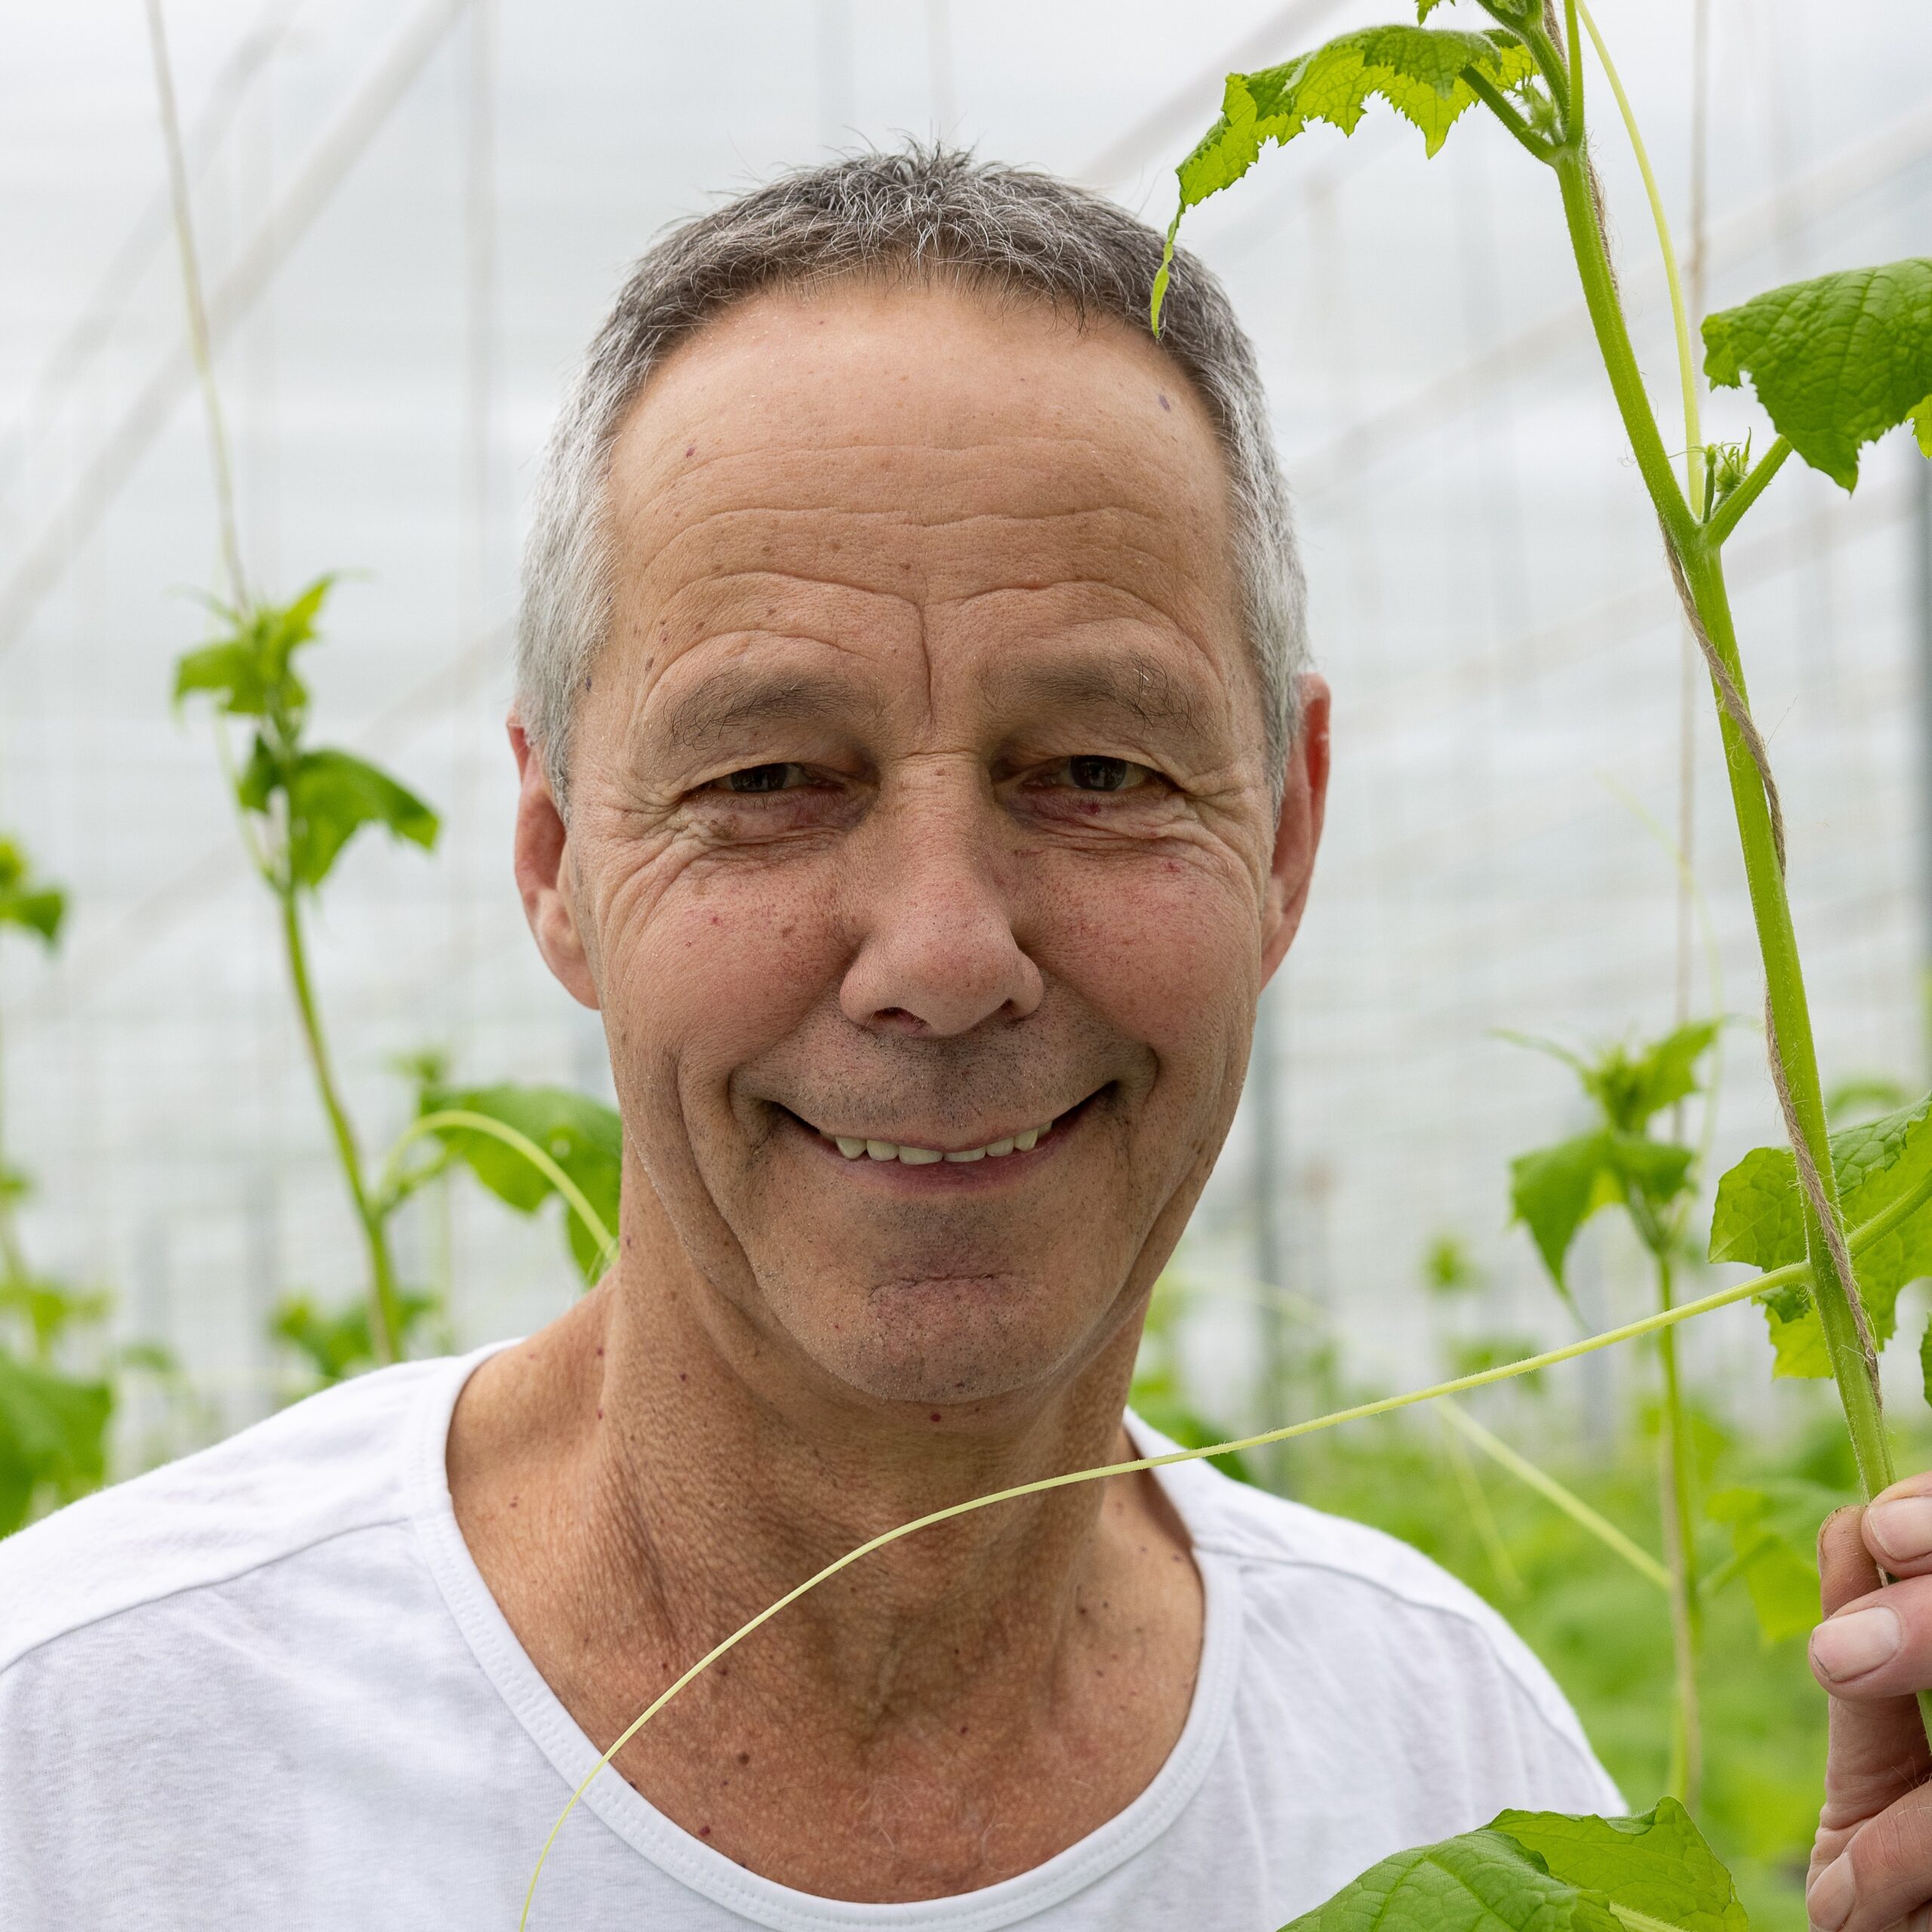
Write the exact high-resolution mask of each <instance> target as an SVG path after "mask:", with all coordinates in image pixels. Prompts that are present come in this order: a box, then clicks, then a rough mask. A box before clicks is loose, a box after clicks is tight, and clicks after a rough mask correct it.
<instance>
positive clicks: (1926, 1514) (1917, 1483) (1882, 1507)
mask: <svg viewBox="0 0 1932 1932" xmlns="http://www.w3.org/2000/svg"><path fill="white" fill-rule="evenodd" d="M1863 1528H1864V1535H1865V1547H1866V1549H1869V1551H1870V1552H1872V1557H1873V1559H1874V1560H1875V1561H1876V1562H1877V1563H1878V1564H1879V1565H1880V1566H1881V1567H1882V1568H1884V1569H1885V1570H1886V1571H1889V1572H1890V1574H1892V1575H1893V1576H1894V1577H1921V1576H1924V1575H1926V1574H1928V1573H1932V1472H1928V1473H1927V1474H1926V1475H1917V1476H1907V1477H1906V1478H1905V1479H1904V1480H1903V1481H1901V1482H1895V1483H1894V1484H1892V1486H1891V1487H1890V1489H1887V1490H1885V1491H1882V1492H1881V1494H1878V1495H1877V1496H1875V1497H1873V1498H1872V1500H1871V1502H1870V1503H1869V1504H1867V1505H1866V1510H1865V1518H1864V1524H1863Z"/></svg>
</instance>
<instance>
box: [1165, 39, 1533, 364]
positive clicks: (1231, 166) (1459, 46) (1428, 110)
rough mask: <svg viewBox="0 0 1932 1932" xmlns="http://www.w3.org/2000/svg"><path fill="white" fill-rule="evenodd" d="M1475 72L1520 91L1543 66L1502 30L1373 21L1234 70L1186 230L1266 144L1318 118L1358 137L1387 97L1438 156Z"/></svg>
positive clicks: (1467, 99) (1185, 166)
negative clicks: (1275, 61) (1303, 50)
mask: <svg viewBox="0 0 1932 1932" xmlns="http://www.w3.org/2000/svg"><path fill="white" fill-rule="evenodd" d="M1472 71H1473V72H1476V73H1478V74H1480V75H1481V76H1482V77H1483V78H1484V79H1486V80H1487V81H1489V82H1491V83H1492V84H1493V85H1495V86H1496V87H1497V88H1513V87H1515V86H1516V85H1518V84H1519V83H1520V82H1523V81H1525V80H1527V79H1528V78H1530V77H1531V75H1533V74H1534V72H1536V63H1535V62H1534V60H1532V58H1531V55H1530V52H1529V50H1528V48H1526V47H1524V45H1523V44H1522V42H1521V41H1520V40H1518V39H1517V38H1516V37H1515V35H1513V34H1511V33H1509V32H1505V31H1503V30H1502V29H1492V30H1491V31H1490V32H1484V33H1471V32H1462V31H1451V30H1446V29H1438V28H1432V27H1422V26H1413V27H1411V26H1384V27H1364V28H1362V29H1359V30H1358V31H1357V32H1353V33H1345V34H1342V35H1338V36H1337V38H1335V39H1334V40H1331V41H1330V42H1327V44H1326V45H1324V46H1321V47H1318V48H1315V51H1314V52H1312V54H1303V55H1302V56H1301V57H1300V59H1298V60H1289V61H1284V63H1282V64H1281V66H1278V67H1264V68H1262V69H1259V70H1258V71H1257V72H1254V73H1251V74H1230V75H1229V76H1228V78H1227V85H1226V89H1225V91H1224V92H1223V97H1222V103H1221V117H1220V119H1219V120H1218V121H1217V122H1215V123H1214V126H1213V127H1212V128H1210V129H1209V130H1208V131H1207V134H1205V135H1204V136H1203V137H1202V138H1201V140H1200V141H1199V142H1198V143H1197V144H1196V146H1195V149H1194V151H1193V152H1192V153H1191V154H1190V155H1189V156H1188V157H1187V158H1186V160H1185V161H1183V162H1182V163H1181V165H1180V168H1179V169H1178V170H1177V173H1178V174H1179V176H1180V210H1179V211H1177V213H1176V214H1175V216H1174V226H1175V227H1178V226H1179V225H1180V216H1181V214H1183V213H1184V212H1185V211H1186V210H1187V209H1189V208H1193V207H1195V205H1198V203H1200V202H1204V201H1205V200H1206V199H1207V197H1208V196H1209V195H1213V194H1217V193H1218V192H1220V190H1221V189H1223V188H1226V187H1228V186H1231V185H1232V183H1235V182H1236V181H1238V180H1240V179H1241V177H1242V176H1243V175H1244V174H1246V173H1247V171H1248V170H1249V169H1250V168H1251V167H1253V166H1254V163H1255V161H1256V159H1257V157H1258V156H1259V155H1260V152H1261V149H1262V146H1263V143H1266V142H1269V141H1275V142H1285V141H1290V140H1293V139H1294V137H1295V136H1296V135H1297V134H1300V132H1301V131H1302V130H1303V128H1305V127H1306V126H1307V125H1308V124H1309V122H1311V121H1326V122H1328V123H1329V124H1330V125H1331V126H1334V127H1337V128H1340V130H1341V131H1342V132H1343V134H1352V133H1354V131H1355V126H1356V124H1357V123H1358V122H1359V121H1360V120H1361V117H1362V114H1363V112H1364V109H1366V108H1367V105H1368V103H1369V102H1370V100H1372V99H1373V98H1374V97H1376V96H1377V95H1380V97H1381V98H1382V99H1383V100H1386V101H1387V102H1388V103H1389V106H1392V108H1394V109H1395V112H1397V113H1398V114H1399V115H1401V116H1402V118H1404V120H1406V121H1407V122H1411V124H1413V125H1414V126H1415V127H1416V128H1418V129H1420V131H1421V133H1422V136H1423V141H1424V143H1425V144H1426V146H1427V149H1428V151H1429V152H1430V153H1431V154H1433V153H1435V151H1436V149H1438V148H1439V147H1440V146H1441V145H1442V143H1443V141H1444V139H1445V138H1446V137H1447V134H1448V132H1449V130H1450V128H1451V127H1452V126H1454V124H1455V122H1456V121H1457V118H1458V117H1459V116H1460V115H1462V114H1463V112H1465V111H1466V109H1468V108H1469V105H1470V104H1471V103H1472V102H1473V101H1474V100H1475V98H1476V97H1475V94H1473V93H1472V91H1470V88H1469V83H1468V82H1467V81H1466V79H1464V78H1463V76H1464V75H1466V74H1467V73H1469V72H1472ZM1173 255H1174V228H1172V227H1171V228H1170V229H1168V246H1167V251H1166V254H1165V255H1164V257H1163V259H1162V261H1161V271H1160V273H1159V275H1158V276H1157V277H1156V278H1155V284H1154V297H1153V305H1152V314H1153V320H1154V326H1155V328H1156V329H1158V328H1159V327H1160V322H1161V300H1162V298H1163V297H1164V295H1165V294H1166V292H1167V285H1168V265H1169V263H1170V262H1171V260H1172V258H1173Z"/></svg>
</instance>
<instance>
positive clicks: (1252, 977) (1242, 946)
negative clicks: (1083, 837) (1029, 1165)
mask: <svg viewBox="0 0 1932 1932" xmlns="http://www.w3.org/2000/svg"><path fill="white" fill-rule="evenodd" d="M1039 883H1040V884H1041V886H1042V887H1043V888H1044V890H1042V891H1040V892H1039V894H1038V897H1037V898H1036V900H1035V904H1036V906H1037V907H1038V914H1037V923H1036V924H1035V932H1036V933H1037V934H1038V937H1037V938H1036V939H1035V940H1034V941H1033V942H1032V944H1031V945H1030V946H1029V950H1032V951H1033V952H1034V953H1035V958H1036V959H1037V960H1038V964H1040V966H1041V970H1042V971H1045V972H1047V973H1048V974H1051V975H1053V976H1054V977H1057V978H1059V979H1061V980H1063V981H1065V982H1066V984H1067V985H1068V986H1069V987H1070V988H1072V989H1073V990H1074V991H1075V992H1077V993H1078V995H1080V997H1081V998H1082V999H1083V1000H1084V1001H1085V1002H1087V1003H1088V1004H1090V1005H1091V1006H1092V1007H1094V1008H1095V1009H1096V1010H1097V1011H1100V1012H1101V1013H1103V1014H1106V1016H1107V1017H1108V1019H1109V1020H1110V1021H1111V1022H1112V1024H1113V1026H1114V1027H1115V1029H1117V1030H1118V1031H1119V1032H1121V1033H1122V1034H1123V1035H1125V1036H1127V1037H1128V1038H1131V1039H1136V1040H1140V1041H1143V1042H1144V1043H1145V1044H1146V1045H1148V1046H1149V1047H1150V1048H1152V1049H1153V1050H1154V1051H1155V1054H1157V1055H1158V1057H1160V1059H1161V1061H1162V1063H1163V1064H1164V1066H1167V1067H1168V1068H1169V1069H1170V1070H1174V1071H1177V1070H1179V1068H1180V1066H1181V1065H1183V1064H1184V1063H1186V1062H1188V1061H1189V1060H1193V1059H1198V1058H1199V1057H1202V1056H1203V1055H1205V1056H1206V1057H1207V1058H1208V1059H1210V1060H1212V1061H1213V1062H1214V1063H1217V1064H1218V1063H1220V1062H1221V1061H1222V1060H1224V1059H1225V1057H1226V1049H1227V1044H1228V1041H1229V1038H1230V1029H1233V1030H1234V1031H1235V1032H1239V1033H1240V1034H1241V1036H1242V1038H1245V1036H1246V1032H1247V1029H1248V1027H1249V1026H1250V1024H1251V1021H1252V1018H1253V1014H1254V1001H1255V998H1256V997H1257V994H1258V993H1259V991H1260V983H1261V981H1260V918H1259V915H1258V912H1257V907H1256V905H1255V903H1254V890H1253V887H1252V884H1251V882H1250V881H1249V880H1248V879H1247V877H1246V875H1244V874H1243V873H1241V872H1240V870H1239V869H1238V867H1237V866H1234V865H1232V863H1223V861H1222V860H1220V858H1219V857H1218V856H1216V857H1204V856H1201V855H1197V854H1181V855H1179V856H1174V857H1166V856H1161V855H1156V854H1148V855H1146V856H1144V857H1136V858H1134V859H1133V860H1131V861H1128V862H1124V863H1106V864H1100V865H1091V866H1090V865H1073V864H1067V865H1065V866H1043V867H1042V868H1041V874H1040V878H1039Z"/></svg>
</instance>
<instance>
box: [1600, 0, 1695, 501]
mask: <svg viewBox="0 0 1932 1932" xmlns="http://www.w3.org/2000/svg"><path fill="white" fill-rule="evenodd" d="M1577 14H1579V16H1580V17H1581V19H1582V20H1583V29H1584V31H1585V32H1586V33H1588V34H1589V37H1590V45H1592V47H1594V48H1595V49H1596V51H1597V59H1598V61H1599V62H1600V63H1601V65H1602V67H1603V75H1604V79H1605V80H1607V82H1609V83H1610V91H1611V94H1613V95H1614V97H1616V101H1617V112H1618V114H1619V115H1621V116H1622V117H1623V131H1624V133H1625V134H1626V135H1628V136H1629V141H1630V152H1631V153H1632V155H1635V157H1636V162H1637V172H1638V174H1641V176H1642V177H1644V195H1645V196H1646V197H1647V198H1648V200H1649V202H1650V204H1651V222H1652V223H1653V225H1654V226H1655V227H1656V229H1657V247H1658V248H1659V250H1660V251H1661V253H1662V254H1663V276H1664V282H1665V285H1666V287H1667V288H1669V291H1670V320H1671V327H1672V331H1673V333H1674V334H1675V337H1676V338H1677V383H1678V389H1680V390H1681V392H1682V393H1683V401H1684V494H1686V495H1687V497H1689V498H1690V509H1691V513H1692V515H1695V516H1699V517H1701V516H1702V515H1703V514H1704V451H1703V441H1704V435H1703V430H1702V429H1700V427H1699V426H1698V422H1697V365H1696V363H1695V362H1694V361H1692V360H1691V356H1690V318H1689V315H1688V312H1687V310H1686V309H1685V307H1684V282H1683V279H1682V278H1681V276H1680V275H1678V272H1677V248H1676V245H1675V243H1674V242H1672V240H1671V238H1670V220H1669V217H1668V216H1667V215H1666V214H1665V213H1664V211H1663V195H1661V194H1660V192H1658V189H1657V176H1656V175H1655V174H1654V173H1653V172H1652V171H1651V157H1650V152H1649V150H1648V149H1646V148H1645V147H1644V137H1643V134H1641V131H1639V129H1638V126H1637V117H1636V115H1635V113H1633V112H1632V111H1631V106H1630V99H1629V96H1628V95H1627V94H1625V92H1624V91H1623V81H1622V80H1621V79H1620V78H1619V77H1618V75H1617V68H1616V66H1615V64H1614V63H1613V62H1612V60H1611V57H1610V49H1609V48H1607V47H1606V46H1605V45H1604V40H1603V35H1601V34H1600V33H1599V32H1598V31H1597V23H1596V22H1595V20H1594V19H1593V18H1592V17H1591V14H1590V10H1589V6H1588V5H1587V4H1586V0H1577Z"/></svg>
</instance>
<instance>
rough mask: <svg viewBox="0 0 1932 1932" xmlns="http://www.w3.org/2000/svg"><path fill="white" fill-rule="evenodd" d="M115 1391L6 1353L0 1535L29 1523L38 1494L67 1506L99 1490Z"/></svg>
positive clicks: (0, 1423) (0, 1422)
mask: <svg viewBox="0 0 1932 1932" xmlns="http://www.w3.org/2000/svg"><path fill="white" fill-rule="evenodd" d="M113 1407H114V1392H113V1391H112V1389H109V1386H107V1384H106V1383H104V1382H89V1381H84V1380H79V1379H78V1378H76V1377H72V1376H68V1375H63V1374H60V1372H59V1371H57V1370H54V1369H51V1368H43V1367H37V1366H35V1364H32V1363H29V1362H23V1361H17V1360H16V1359H15V1358H14V1357H13V1356H11V1355H5V1354H0V1536H5V1535H6V1534H8V1532H10V1531H14V1530H17V1529H18V1528H19V1527H20V1524H22V1523H23V1522H24V1521H26V1516H27V1512H28V1511H29V1509H31V1508H32V1506H33V1500H34V1497H35V1493H36V1492H37V1491H39V1490H41V1489H42V1488H43V1487H45V1488H48V1489H51V1491H52V1492H53V1494H54V1497H56V1498H57V1500H60V1501H61V1502H66V1501H68V1500H70V1499H71V1498H72V1497H76V1496H80V1495H84V1494H85V1493H86V1492H87V1491H88V1490H91V1489H94V1488H97V1487H99V1485H100V1481H101V1478H102V1477H103V1475H104V1474H105V1473H106V1455H105V1451H104V1439H105V1437H106V1431H107V1419H108V1417H109V1415H110V1414H112V1411H113Z"/></svg>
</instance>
